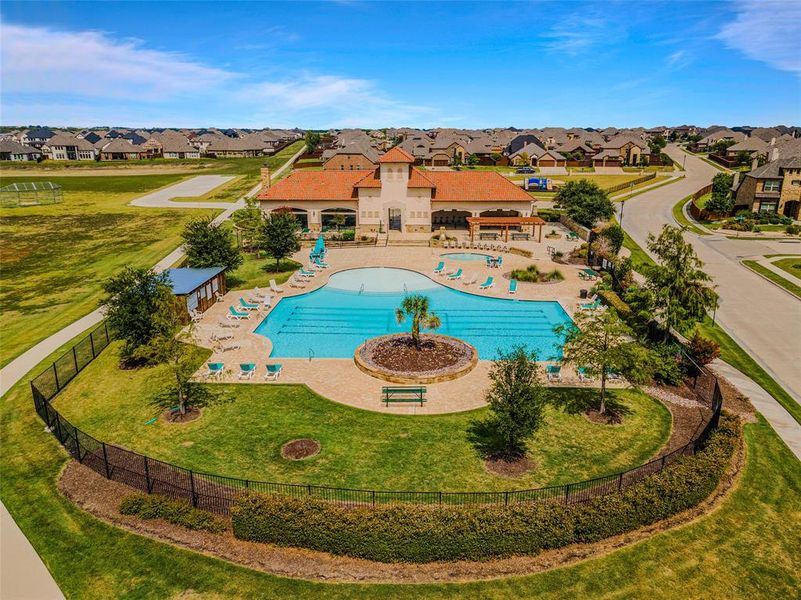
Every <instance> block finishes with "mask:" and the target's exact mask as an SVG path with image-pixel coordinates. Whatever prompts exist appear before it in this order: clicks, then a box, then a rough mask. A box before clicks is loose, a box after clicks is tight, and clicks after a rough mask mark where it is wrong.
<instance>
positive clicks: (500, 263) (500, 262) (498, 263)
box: [495, 254, 503, 269]
mask: <svg viewBox="0 0 801 600" xmlns="http://www.w3.org/2000/svg"><path fill="white" fill-rule="evenodd" d="M502 266H503V256H501V255H500V254H499V255H498V258H497V259H495V268H496V269H500V268H501V267H502Z"/></svg>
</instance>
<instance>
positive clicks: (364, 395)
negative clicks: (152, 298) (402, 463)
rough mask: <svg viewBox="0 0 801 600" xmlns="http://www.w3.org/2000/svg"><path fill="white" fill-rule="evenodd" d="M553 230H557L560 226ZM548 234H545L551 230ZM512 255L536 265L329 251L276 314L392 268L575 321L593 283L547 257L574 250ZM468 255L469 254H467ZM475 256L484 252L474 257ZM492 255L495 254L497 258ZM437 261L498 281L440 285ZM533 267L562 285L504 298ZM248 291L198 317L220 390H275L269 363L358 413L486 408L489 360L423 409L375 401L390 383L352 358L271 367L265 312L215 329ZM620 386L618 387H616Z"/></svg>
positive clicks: (567, 381)
mask: <svg viewBox="0 0 801 600" xmlns="http://www.w3.org/2000/svg"><path fill="white" fill-rule="evenodd" d="M554 228H559V226H558V225H557V226H556V227H554ZM546 230H548V231H550V227H547V228H546ZM509 245H510V246H512V247H517V248H523V249H525V250H529V251H532V252H534V257H533V258H527V257H524V256H520V255H518V254H513V253H511V252H507V253H504V254H503V261H504V265H503V268H501V269H490V268H488V267H487V266H485V265H484V264H481V263H480V262H475V263H473V262H469V261H454V260H448V259H441V258H440V256H441V255H442V254H447V253H453V252H459V250H456V249H453V248H429V247H415V246H377V247H372V246H371V247H363V248H343V249H338V248H333V249H330V250H329V251H328V254H327V256H326V262H327V263H328V264H330V265H331V267H330V268H328V269H325V270H322V271H319V272H318V275H317V276H316V277H314V278H312V279H311V280H309V282H308V285H307V287H306V288H305V289H303V290H299V289H296V288H291V287H289V285H288V283H287V284H282V285H281V288H282V289H283V290H284V291H283V293H281V294H275V295H274V297H273V306H275V305H276V303H277V302H278V301H280V298H282V297H288V296H295V295H299V294H303V293H307V292H310V291H312V290H315V289H318V288H320V287H322V286H323V285H325V283H326V282H327V281H328V279H329V277H330V276H331V275H332V274H333V273H336V272H338V271H343V270H346V269H353V268H360V267H396V268H402V269H409V270H413V271H417V272H419V273H421V274H423V275H427V276H429V277H431V278H432V279H434V280H435V281H437V282H438V283H441V284H442V285H444V286H447V287H451V288H453V289H456V290H460V291H462V292H469V293H475V294H478V295H483V296H490V297H494V298H506V299H517V300H551V301H553V300H555V301H558V302H559V303H560V304H561V306H562V307H563V308H564V309H565V311H566V312H567V313H568V314H569V315H571V317H572V315H573V314H574V313H575V311H576V306H577V303H578V302H579V301H580V298H579V292H580V290H581V289H589V288H591V287H592V282H590V281H586V280H582V279H580V278H579V275H578V273H579V271H580V270H581V269H582V268H583V267H582V266H579V265H563V264H558V263H554V262H553V261H552V260H551V259H550V257H549V256H548V254H547V251H546V246H548V245H551V246H553V247H555V248H556V249H557V250H563V251H565V253H566V254H567V251H569V250H571V249H572V248H574V247H576V246H577V245H578V244H577V243H576V242H569V241H567V240H565V239H564V236H562V238H561V239H560V240H545V239H543V243H542V244H540V243H536V242H512V243H511V244H509ZM464 251H465V252H469V250H464ZM475 252H486V253H491V252H487V251H481V250H476V251H475ZM308 253H309V249H308V248H304V249H302V250H301V251H300V252H298V253H297V254H296V255H295V256H294V259H295V260H297V261H298V262H300V263H301V264H306V263H307V259H308ZM494 254H496V255H497V252H496V253H494ZM440 260H445V263H446V269H448V270H455V269H457V268H460V267H461V268H462V269H463V270H464V272H465V277H469V276H470V275H472V274H473V273H475V274H476V275H477V276H478V280H479V282H480V281H484V279H486V277H487V276H488V275H493V276H494V277H495V287H494V288H492V289H489V290H487V291H480V290H479V289H478V284H473V285H470V286H466V285H464V284H463V283H462V281H449V280H447V278H445V277H439V276H437V275H434V274H433V273H432V271H433V269H434V267H435V266H436V264H437V263H438V262H439V261H440ZM531 263H535V264H536V265H537V266H538V267H540V270H545V271H550V270H552V269H559V270H560V271H561V272H562V274H563V275H564V277H565V279H564V281H560V282H558V283H547V284H536V283H523V282H519V283H518V286H517V294H516V295H510V294H509V292H508V288H509V278H508V274H509V272H510V271H512V270H513V269H517V268H525V267H527V266H528V265H530V264H531ZM268 282H269V275H267V274H265V277H264V286H263V287H262V286H260V287H261V288H262V291H267V289H268ZM251 294H252V290H235V291H229V292H228V294H226V296H225V298H224V301H223V302H219V303H217V304H216V305H215V306H213V307H212V308H210V309H209V310H208V311H206V313H205V314H204V315H203V319H202V320H201V321H200V323H198V324H197V325H196V326H195V327H194V335H195V338H196V340H197V343H198V344H199V345H201V346H204V347H207V348H210V349H212V350H213V354H212V356H211V358H210V359H209V362H221V363H224V364H225V372H224V374H223V375H222V376H221V377H219V378H217V379H215V380H214V381H219V382H225V383H240V382H241V383H243V384H246V383H251V384H256V383H261V384H265V385H274V383H273V382H266V381H265V380H264V374H265V371H266V368H265V365H266V364H267V363H268V362H269V363H281V364H282V365H283V371H282V373H281V376H280V378H279V380H278V383H285V384H286V383H300V384H306V385H308V386H309V387H310V388H311V389H312V390H314V391H315V392H317V393H318V394H320V395H322V396H324V397H326V398H329V399H331V400H334V401H336V402H340V403H342V404H347V405H349V406H354V407H357V408H363V409H366V410H372V411H377V412H389V413H394V414H442V413H449V412H459V411H465V410H471V409H475V408H479V407H482V406H484V405H485V404H486V403H485V400H484V392H485V390H486V389H487V387H488V385H489V377H488V373H489V370H490V368H491V366H492V362H491V361H489V360H480V361H479V363H478V365H477V366H476V368H475V369H473V371H471V372H470V373H468V374H467V375H465V376H463V377H460V378H459V379H455V380H453V381H447V382H442V383H435V384H428V385H426V388H427V390H428V391H427V394H426V399H427V402H426V404H425V405H424V406H422V407H421V406H419V405H416V404H413V403H404V404H391V405H390V406H389V407H387V406H385V405H384V404H383V403H381V401H380V396H381V388H382V387H383V386H385V385H390V384H388V383H387V382H385V381H383V380H380V379H377V378H374V377H371V376H369V375H367V374H366V373H363V372H362V371H360V370H359V369H358V368H357V367H356V365H355V363H354V362H353V359H352V358H315V357H313V356H312V357H310V358H272V359H268V358H267V357H268V356H269V353H270V351H271V350H272V344H271V342H270V340H269V339H268V338H266V337H264V336H263V335H260V334H256V333H254V330H255V329H256V327H257V326H258V325H259V324H260V323H261V322H262V320H263V319H264V317H265V316H266V315H268V314H269V311H267V310H264V309H262V310H260V311H258V312H256V311H253V313H252V316H251V318H250V319H247V320H241V321H235V322H234V323H237V324H238V327H236V328H223V327H221V326H220V325H219V323H220V322H228V321H226V314H227V312H228V307H229V306H236V305H237V304H238V302H239V298H240V297H244V298H245V299H248V298H249V297H250V296H251ZM229 332H230V333H233V335H234V337H233V339H232V340H228V341H226V342H223V344H227V343H231V342H236V343H238V344H239V345H240V347H239V348H237V349H232V350H227V351H223V350H221V349H220V347H219V346H218V345H216V344H214V343H213V342H212V341H211V336H212V334H213V333H218V334H219V333H229ZM251 362H255V363H256V365H257V368H256V374H255V375H254V376H253V378H252V379H249V380H240V379H239V378H238V373H239V364H240V363H251ZM205 370H206V367H205V365H204V366H203V368H202V369H201V370H200V371H198V374H197V375H196V377H198V378H200V377H201V373H203V372H205ZM553 385H565V386H576V385H585V386H587V387H593V386H595V385H597V382H596V383H592V382H590V383H585V384H580V383H579V379H578V376H577V375H576V374H575V372H573V371H572V370H571V369H567V368H563V369H562V382H561V384H558V383H555V384H553ZM617 385H619V384H617Z"/></svg>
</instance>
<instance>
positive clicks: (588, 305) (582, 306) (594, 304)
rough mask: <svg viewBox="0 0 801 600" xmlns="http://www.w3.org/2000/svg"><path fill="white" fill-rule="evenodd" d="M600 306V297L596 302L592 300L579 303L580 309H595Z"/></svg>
mask: <svg viewBox="0 0 801 600" xmlns="http://www.w3.org/2000/svg"><path fill="white" fill-rule="evenodd" d="M599 306H601V300H600V299H598V300H595V301H594V302H590V303H585V304H579V309H580V310H595V309H596V308H598V307H599Z"/></svg>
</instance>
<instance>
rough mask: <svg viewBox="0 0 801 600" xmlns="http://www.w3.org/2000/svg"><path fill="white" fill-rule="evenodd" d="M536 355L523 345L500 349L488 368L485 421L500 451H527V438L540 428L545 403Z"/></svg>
mask: <svg viewBox="0 0 801 600" xmlns="http://www.w3.org/2000/svg"><path fill="white" fill-rule="evenodd" d="M536 361H537V356H536V355H535V354H534V353H528V352H527V351H526V349H525V348H524V347H523V346H516V347H514V348H512V349H511V350H509V351H508V352H500V353H499V356H498V358H497V359H496V360H495V361H493V364H492V369H491V370H490V374H489V376H490V380H491V382H492V383H491V384H490V388H489V390H487V393H486V400H487V404H489V409H490V412H491V413H492V415H491V417H490V419H489V421H488V424H489V425H490V426H491V428H492V429H493V430H494V431H495V433H496V435H497V437H498V439H499V440H500V441H501V442H502V444H503V447H502V448H501V449H500V450H501V453H502V454H503V455H504V456H506V457H507V458H519V457H521V456H523V455H524V454H525V452H526V445H525V442H526V440H528V439H530V438H531V437H532V436H533V435H534V434H535V433H536V432H537V430H538V429H539V428H540V426H541V425H542V420H543V412H544V410H545V404H546V402H547V391H546V390H545V387H544V386H543V384H542V378H541V376H540V370H539V367H538V366H537V362H536Z"/></svg>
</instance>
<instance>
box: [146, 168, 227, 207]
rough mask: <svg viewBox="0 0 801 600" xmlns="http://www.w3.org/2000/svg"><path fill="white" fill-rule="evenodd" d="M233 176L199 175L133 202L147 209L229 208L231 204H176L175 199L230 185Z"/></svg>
mask: <svg viewBox="0 0 801 600" xmlns="http://www.w3.org/2000/svg"><path fill="white" fill-rule="evenodd" d="M233 178H234V177H233V176H232V175H198V176H197V177H192V179H187V180H186V181H181V182H180V183H176V184H175V185H171V186H168V187H165V188H162V189H160V190H156V191H155V192H151V193H149V194H145V195H144V196H140V197H139V198H136V199H135V200H132V201H131V206H141V207H145V208H229V207H230V206H231V203H230V202H174V201H173V200H172V199H173V198H195V197H197V196H202V195H204V194H207V193H209V192H210V191H211V190H213V189H215V188H218V187H220V186H221V185H223V184H225V183H228V182H229V181H231V180H232V179H233Z"/></svg>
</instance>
